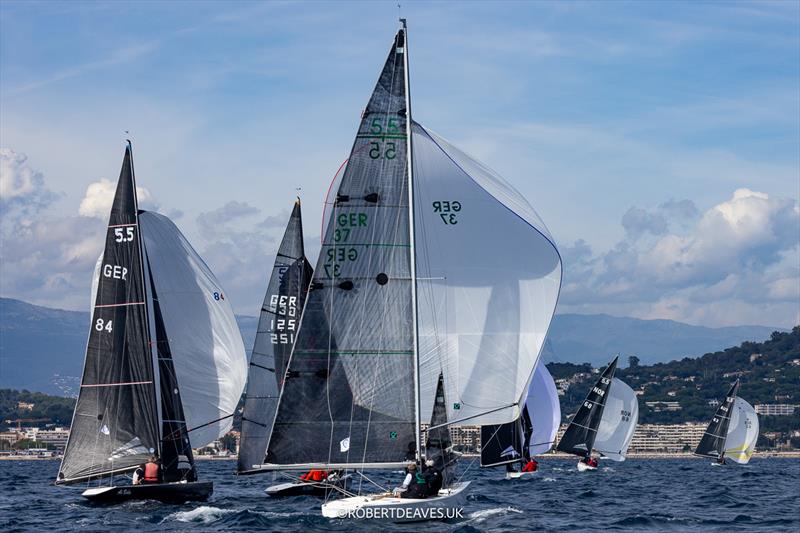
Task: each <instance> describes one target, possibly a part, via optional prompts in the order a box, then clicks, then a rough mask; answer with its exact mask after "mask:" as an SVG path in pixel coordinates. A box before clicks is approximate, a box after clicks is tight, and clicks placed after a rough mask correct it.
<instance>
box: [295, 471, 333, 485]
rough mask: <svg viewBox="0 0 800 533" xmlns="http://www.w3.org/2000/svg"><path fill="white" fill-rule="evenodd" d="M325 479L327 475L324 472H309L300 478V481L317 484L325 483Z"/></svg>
mask: <svg viewBox="0 0 800 533" xmlns="http://www.w3.org/2000/svg"><path fill="white" fill-rule="evenodd" d="M327 477H328V473H327V472H326V471H324V470H310V471H309V472H308V473H307V474H303V475H302V476H300V479H301V480H302V481H308V482H309V483H319V482H320V481H325V479H326V478H327Z"/></svg>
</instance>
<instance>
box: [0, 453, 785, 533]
mask: <svg viewBox="0 0 800 533" xmlns="http://www.w3.org/2000/svg"><path fill="white" fill-rule="evenodd" d="M462 463H463V464H462V466H461V470H462V473H463V479H465V480H467V479H468V480H471V481H472V484H471V486H470V487H469V489H468V490H469V497H468V500H467V504H466V505H465V507H464V509H463V516H464V518H463V519H461V520H458V521H453V522H449V523H440V522H436V523H425V524H405V525H403V524H388V525H387V524H380V525H379V524H376V523H375V522H371V521H368V520H363V521H359V520H351V521H344V520H328V519H325V518H323V517H322V516H321V515H320V503H321V500H320V499H318V498H314V497H294V498H282V499H270V498H269V497H268V496H267V495H266V494H264V488H265V487H266V486H267V485H269V484H272V483H274V482H281V481H283V478H280V477H278V478H275V480H273V474H263V475H254V476H241V477H236V476H234V475H233V474H232V471H233V468H234V466H235V462H233V461H199V462H198V468H199V471H200V478H201V480H203V481H213V482H214V495H213V496H212V497H211V498H210V499H209V500H208V501H207V502H195V503H188V504H184V505H167V504H162V503H158V502H154V501H135V502H128V503H125V504H121V505H94V504H90V503H88V502H86V501H85V500H84V499H83V498H81V496H80V493H81V491H82V489H83V488H85V485H83V486H75V487H55V486H53V485H52V481H53V479H54V478H55V476H56V473H57V471H58V462H57V461H0V530H2V531H6V532H10V531H32V530H38V531H42V530H51V531H52V530H58V531H76V530H90V531H98V530H103V531H107V530H110V529H125V530H134V529H135V530H140V531H178V530H181V531H185V530H191V531H195V532H197V531H220V530H260V531H276V532H278V531H280V532H285V531H326V530H327V531H347V532H355V531H374V530H376V529H377V528H378V527H380V528H381V529H382V530H384V531H409V532H416V531H423V530H430V531H436V532H437V533H438V532H467V531H510V530H518V531H523V530H549V531H556V530H564V531H591V530H597V531H599V530H629V531H643V530H652V531H655V530H657V531H663V530H673V531H685V530H702V531H726V532H730V531H770V532H773V531H795V532H796V531H800V460H798V459H780V458H769V459H761V458H755V459H753V460H752V461H751V462H750V464H748V465H746V466H740V465H729V466H725V467H714V466H712V465H711V464H710V461H709V460H706V459H688V458H687V459H650V460H648V459H631V460H628V461H626V462H624V463H611V462H601V463H600V464H601V467H600V468H599V469H598V470H597V471H596V472H587V473H579V472H578V471H577V469H576V467H575V461H572V460H562V459H547V460H542V461H541V462H540V470H539V472H537V473H536V474H535V475H533V476H530V477H528V478H523V479H517V480H505V479H503V477H504V471H503V469H502V468H501V469H496V470H486V469H484V470H481V469H480V468H478V467H477V464H474V463H473V464H471V465H470V460H463V461H462ZM468 466H469V468H467V467H468ZM464 470H466V472H463V471H464ZM369 476H370V478H371V479H372V481H374V482H377V483H379V484H381V485H383V486H386V487H391V486H395V485H397V484H399V483H400V482H401V481H402V477H403V476H402V475H401V474H400V473H392V472H371V473H369ZM370 486H371V485H369V484H368V483H367V482H366V481H365V482H364V488H365V489H366V488H368V487H370Z"/></svg>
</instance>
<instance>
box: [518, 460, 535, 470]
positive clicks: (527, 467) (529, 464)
mask: <svg viewBox="0 0 800 533" xmlns="http://www.w3.org/2000/svg"><path fill="white" fill-rule="evenodd" d="M537 468H539V465H538V463H537V462H536V461H533V460H530V461H528V462H527V463H526V464H525V466H524V467H523V468H522V471H523V472H536V469H537Z"/></svg>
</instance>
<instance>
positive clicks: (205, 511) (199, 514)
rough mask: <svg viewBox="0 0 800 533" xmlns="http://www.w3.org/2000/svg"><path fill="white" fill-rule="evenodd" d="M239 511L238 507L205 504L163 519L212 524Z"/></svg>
mask: <svg viewBox="0 0 800 533" xmlns="http://www.w3.org/2000/svg"><path fill="white" fill-rule="evenodd" d="M235 512H237V511H236V509H220V508H219V507H211V506H208V505H203V506H201V507H198V508H196V509H192V510H191V511H179V512H177V513H172V514H171V515H169V516H167V517H166V518H165V519H164V520H163V521H164V522H166V521H169V520H175V521H178V522H200V523H203V524H210V523H211V522H216V521H217V520H219V519H220V518H221V517H223V516H225V515H226V514H232V513H235Z"/></svg>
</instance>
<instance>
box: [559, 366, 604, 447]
mask: <svg viewBox="0 0 800 533" xmlns="http://www.w3.org/2000/svg"><path fill="white" fill-rule="evenodd" d="M617 359H619V357H615V358H614V360H613V361H611V363H609V365H608V366H607V367H606V368H605V370H603V373H602V374H601V375H600V379H598V380H597V383H596V384H595V386H594V387H592V389H591V390H590V391H589V394H588V395H587V396H586V399H585V400H584V401H583V404H581V406H580V408H579V409H578V412H577V413H575V416H573V417H572V421H571V422H570V423H569V426H567V430H566V431H565V432H564V435H562V436H561V440H560V441H558V446H557V447H556V449H557V450H558V451H560V452H566V453H571V454H574V455H580V456H585V457H588V456H589V455H591V453H592V448H593V447H594V442H595V439H596V437H597V428H598V427H599V426H600V421H601V419H602V418H603V408H604V407H605V405H606V399H607V397H608V389H609V387H610V386H611V381H612V379H613V378H614V372H616V370H617Z"/></svg>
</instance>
